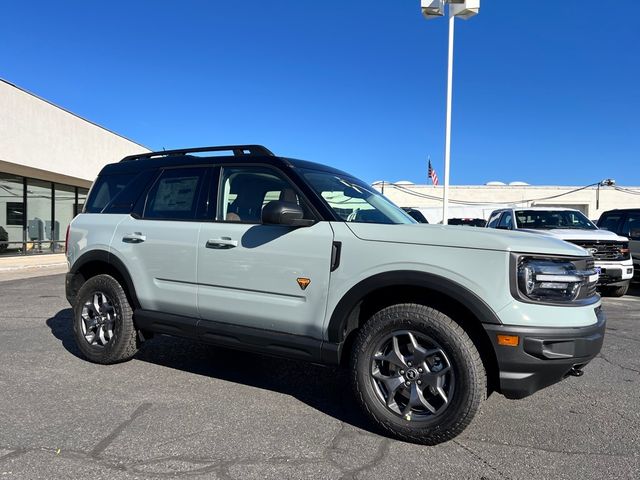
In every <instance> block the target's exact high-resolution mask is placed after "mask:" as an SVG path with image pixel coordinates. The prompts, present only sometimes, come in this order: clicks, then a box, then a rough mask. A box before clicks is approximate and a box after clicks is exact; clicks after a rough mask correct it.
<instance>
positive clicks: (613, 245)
mask: <svg viewBox="0 0 640 480" xmlns="http://www.w3.org/2000/svg"><path fill="white" fill-rule="evenodd" d="M567 241H568V242H571V243H575V244H576V245H578V246H580V247H582V248H584V249H585V250H586V251H587V252H589V253H590V254H591V255H592V256H593V258H594V259H596V260H628V259H629V258H630V257H629V253H628V251H629V244H627V243H622V242H616V241H611V240H596V241H591V242H585V241H584V240H567ZM622 249H626V250H627V253H622V252H621V250H622Z"/></svg>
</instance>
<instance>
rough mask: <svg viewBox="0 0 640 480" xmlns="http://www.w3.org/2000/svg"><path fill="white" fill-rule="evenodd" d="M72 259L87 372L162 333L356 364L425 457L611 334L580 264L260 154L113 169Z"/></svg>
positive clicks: (380, 414)
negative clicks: (493, 402) (420, 219)
mask: <svg viewBox="0 0 640 480" xmlns="http://www.w3.org/2000/svg"><path fill="white" fill-rule="evenodd" d="M225 151H228V152H230V153H229V155H227V156H220V153H223V152H225ZM67 258H68V262H69V273H68V275H67V279H66V291H67V297H68V299H69V302H70V303H71V305H72V306H73V308H74V322H73V328H74V332H75V337H76V340H77V342H78V346H79V348H80V350H81V351H82V353H83V354H84V355H85V356H86V357H87V358H88V359H89V360H91V361H93V362H97V363H115V362H120V361H123V360H127V359H129V358H131V357H133V356H134V355H135V353H136V351H137V349H138V347H139V346H140V344H141V342H142V341H144V339H146V338H149V337H151V336H152V335H154V334H166V335H174V336H181V337H189V338H193V339H197V340H200V341H203V342H209V343H212V344H214V345H219V346H223V347H229V348H235V349H242V350H249V351H252V352H257V353H263V354H272V355H280V356H285V357H290V358H293V359H297V360H304V361H309V362H314V363H322V364H327V365H343V366H345V367H346V368H348V369H350V372H351V380H352V384H353V389H354V391H355V395H356V397H357V398H358V400H359V401H360V403H361V405H362V408H363V409H364V410H365V411H366V412H367V414H368V415H369V416H370V417H371V418H372V419H373V421H374V422H375V423H376V424H377V425H378V426H379V427H380V428H381V429H384V430H386V431H387V432H390V433H392V434H393V435H395V436H397V437H399V438H402V439H405V440H409V441H413V442H420V443H425V444H436V443H439V442H443V441H446V440H449V439H451V438H453V437H455V436H456V435H458V434H459V433H460V432H461V431H462V430H464V428H465V427H466V426H467V425H468V424H469V423H470V422H471V420H472V418H473V416H474V415H475V413H476V412H477V410H478V409H479V407H480V404H481V403H482V401H483V400H484V399H485V398H486V396H487V395H488V394H490V393H491V392H499V393H501V394H503V395H505V396H507V397H509V398H522V397H525V396H527V395H530V394H532V393H534V392H535V391H537V390H539V389H541V388H543V387H546V386H548V385H551V384H553V383H555V382H557V381H559V380H561V379H563V378H565V377H566V376H568V375H574V376H580V375H581V374H582V368H583V367H584V366H585V365H586V364H587V363H588V362H589V361H590V360H591V359H593V358H594V357H595V355H597V354H598V352H599V351H600V348H601V346H602V341H603V335H604V329H605V317H604V314H603V312H602V310H601V307H600V298H599V296H598V295H597V294H596V291H595V286H596V283H597V280H598V275H597V274H596V272H595V270H594V268H593V259H592V258H591V257H590V256H589V254H588V253H587V252H586V251H585V250H584V249H582V248H580V247H578V246H576V245H572V244H569V243H566V242H564V241H561V240H558V239H553V238H544V237H542V236H537V235H530V234H524V233H518V232H508V231H495V230H490V229H469V228H464V227H445V226H439V225H424V224H417V223H415V221H414V220H413V219H412V218H411V217H409V216H408V215H407V214H406V213H404V212H403V211H402V210H401V209H399V208H397V207H396V206H395V205H393V204H392V203H391V202H389V201H388V200H387V199H386V198H385V197H383V196H381V195H380V194H379V193H378V192H376V191H375V190H373V189H372V188H371V187H369V186H368V185H366V184H365V183H363V182H361V181H359V180H357V179H355V178H353V177H352V176H350V175H348V174H346V173H344V172H341V171H339V170H335V169H333V168H330V167H326V166H323V165H319V164H315V163H311V162H306V161H301V160H293V159H288V158H282V157H278V156H275V155H273V154H272V153H271V152H270V151H269V150H267V149H266V148H264V147H261V146H258V145H240V146H230V147H207V148H197V149H187V150H176V151H164V152H157V153H150V154H144V155H137V156H133V157H127V158H125V159H123V160H122V161H121V162H119V163H116V164H112V165H107V166H106V167H104V169H103V170H102V171H101V173H100V175H99V176H98V178H97V179H96V181H95V183H94V185H93V188H92V189H91V192H90V194H89V197H88V199H87V202H86V205H85V209H84V212H83V213H82V214H80V215H78V216H77V217H76V218H75V219H74V220H73V222H72V223H71V225H70V228H69V231H68V233H67ZM220 355H224V350H220Z"/></svg>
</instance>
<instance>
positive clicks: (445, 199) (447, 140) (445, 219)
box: [442, 11, 455, 225]
mask: <svg viewBox="0 0 640 480" xmlns="http://www.w3.org/2000/svg"><path fill="white" fill-rule="evenodd" d="M454 21H455V16H454V15H453V11H450V12H449V59H448V67H447V120H446V125H445V132H444V133H445V135H444V189H443V190H444V192H443V195H442V224H443V225H448V223H449V213H448V212H449V162H450V160H451V97H452V86H453V85H452V84H453V27H454V25H455V22H454Z"/></svg>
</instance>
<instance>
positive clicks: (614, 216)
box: [598, 213, 622, 233]
mask: <svg viewBox="0 0 640 480" xmlns="http://www.w3.org/2000/svg"><path fill="white" fill-rule="evenodd" d="M621 219H622V214H621V213H610V214H609V215H604V216H603V217H601V218H600V220H599V221H598V228H601V229H602V230H609V231H610V232H614V233H618V227H619V226H620V220H621Z"/></svg>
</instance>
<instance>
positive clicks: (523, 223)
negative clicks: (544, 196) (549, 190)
mask: <svg viewBox="0 0 640 480" xmlns="http://www.w3.org/2000/svg"><path fill="white" fill-rule="evenodd" d="M516 221H517V222H518V228H533V229H547V230H551V229H555V228H575V229H579V230H597V228H598V227H596V226H595V225H594V224H593V223H591V221H590V220H589V219H588V218H587V217H585V216H584V215H583V214H582V213H580V212H578V211H574V210H516Z"/></svg>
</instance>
